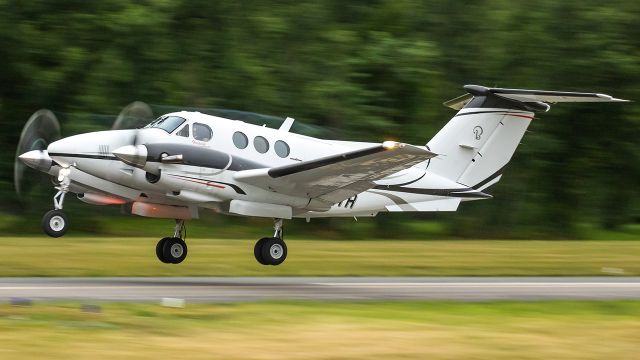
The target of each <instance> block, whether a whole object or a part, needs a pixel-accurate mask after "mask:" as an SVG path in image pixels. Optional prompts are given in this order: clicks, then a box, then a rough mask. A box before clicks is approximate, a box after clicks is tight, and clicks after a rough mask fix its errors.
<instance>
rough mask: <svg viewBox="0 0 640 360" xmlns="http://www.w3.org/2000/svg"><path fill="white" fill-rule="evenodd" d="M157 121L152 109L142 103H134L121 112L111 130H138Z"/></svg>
mask: <svg viewBox="0 0 640 360" xmlns="http://www.w3.org/2000/svg"><path fill="white" fill-rule="evenodd" d="M153 119H155V117H154V116H153V110H151V107H149V105H147V104H146V103H144V102H142V101H134V102H132V103H131V104H129V105H127V106H125V107H124V109H122V111H120V114H118V117H117V118H116V121H114V122H113V126H112V127H111V130H120V129H138V128H141V127H142V126H144V125H146V124H148V123H149V122H150V121H151V120H153Z"/></svg>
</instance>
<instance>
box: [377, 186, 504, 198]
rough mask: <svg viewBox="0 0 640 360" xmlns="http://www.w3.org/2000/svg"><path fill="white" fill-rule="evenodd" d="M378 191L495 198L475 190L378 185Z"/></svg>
mask: <svg viewBox="0 0 640 360" xmlns="http://www.w3.org/2000/svg"><path fill="white" fill-rule="evenodd" d="M373 188H374V189H376V190H386V191H395V192H402V193H408V194H420V195H433V196H447V197H458V198H476V199H489V198H492V197H493V196H491V195H489V194H485V193H483V192H480V191H477V190H475V189H473V188H462V189H420V188H406V187H402V186H397V185H377V186H374V187H373Z"/></svg>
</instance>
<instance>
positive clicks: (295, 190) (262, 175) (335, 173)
mask: <svg viewBox="0 0 640 360" xmlns="http://www.w3.org/2000/svg"><path fill="white" fill-rule="evenodd" d="M434 156H436V154H434V153H432V152H430V151H429V150H427V149H425V148H423V147H418V146H414V145H408V144H403V143H398V142H395V141H385V142H384V143H382V144H380V145H377V146H371V147H366V148H364V149H359V150H354V151H349V152H344V153H341V154H336V155H331V156H327V157H323V158H319V159H314V160H308V161H303V162H299V163H296V164H291V165H284V166H278V167H274V168H269V169H253V170H244V171H239V172H237V173H235V175H234V178H235V179H236V180H238V181H241V182H245V183H248V184H251V185H255V186H258V187H261V188H264V189H267V190H270V191H273V192H276V193H280V194H284V195H291V196H300V197H308V198H311V199H312V201H313V200H316V202H315V203H320V204H322V207H325V208H329V207H331V205H333V204H336V203H338V202H340V201H343V200H345V199H348V198H350V197H352V196H354V195H356V194H358V193H361V192H363V191H365V190H368V189H370V188H372V187H373V186H374V185H375V184H374V183H373V181H375V180H379V179H382V178H385V177H387V176H389V175H391V174H394V173H396V172H398V171H400V170H403V169H407V168H410V167H411V166H413V165H416V164H418V163H420V162H423V161H425V160H427V159H430V158H432V157H434Z"/></svg>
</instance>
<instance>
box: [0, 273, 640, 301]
mask: <svg viewBox="0 0 640 360" xmlns="http://www.w3.org/2000/svg"><path fill="white" fill-rule="evenodd" d="M15 298H27V299H32V300H80V301H83V300H89V301H97V300H99V301H139V302H155V301H160V300H161V299H162V298H180V299H184V300H186V301H187V302H232V301H257V300H343V301H345V300H346V301H358V300H462V301H482V300H554V299H577V300H604V299H640V277H239V278H236V277H234V278H231V277H226V278H225V277H163V278H135V277H121V278H0V302H5V303H6V302H8V301H10V300H11V299H15Z"/></svg>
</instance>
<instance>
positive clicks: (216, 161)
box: [49, 149, 267, 171]
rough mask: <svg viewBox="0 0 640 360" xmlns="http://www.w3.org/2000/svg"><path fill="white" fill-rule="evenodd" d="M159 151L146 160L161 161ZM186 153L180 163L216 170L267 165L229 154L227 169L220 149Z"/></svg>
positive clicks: (84, 156)
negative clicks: (182, 161) (183, 160)
mask: <svg viewBox="0 0 640 360" xmlns="http://www.w3.org/2000/svg"><path fill="white" fill-rule="evenodd" d="M154 150H155V149H154ZM155 152H157V151H154V153H155ZM163 152H164V151H163ZM161 153H162V152H157V154H156V155H157V156H155V157H152V156H148V157H147V161H148V162H156V163H159V162H161V161H160V160H159V159H158V158H159V157H160V154H161ZM166 153H168V154H169V155H177V154H181V153H180V152H175V151H171V152H166ZM222 154H225V155H224V156H223V155H222ZM188 155H189V156H188V157H187V158H186V160H187V161H185V163H182V164H180V165H187V166H198V167H203V168H208V169H217V170H223V169H224V170H231V171H242V170H251V169H263V168H266V167H267V166H264V165H262V164H259V163H256V162H254V161H251V160H247V159H244V158H241V157H238V156H232V155H231V165H229V167H228V168H227V169H225V167H226V166H227V164H228V163H229V156H230V155H228V154H226V153H222V152H220V151H215V150H209V151H207V153H205V154H201V155H196V156H194V154H193V153H189V154H188ZM206 155H211V156H210V157H208V156H206ZM49 156H63V157H72V158H82V159H95V160H113V161H120V159H118V158H117V157H115V156H108V155H92V154H80V153H49Z"/></svg>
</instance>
